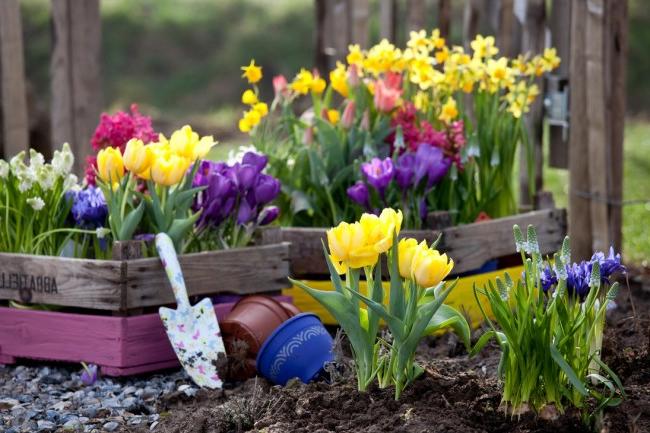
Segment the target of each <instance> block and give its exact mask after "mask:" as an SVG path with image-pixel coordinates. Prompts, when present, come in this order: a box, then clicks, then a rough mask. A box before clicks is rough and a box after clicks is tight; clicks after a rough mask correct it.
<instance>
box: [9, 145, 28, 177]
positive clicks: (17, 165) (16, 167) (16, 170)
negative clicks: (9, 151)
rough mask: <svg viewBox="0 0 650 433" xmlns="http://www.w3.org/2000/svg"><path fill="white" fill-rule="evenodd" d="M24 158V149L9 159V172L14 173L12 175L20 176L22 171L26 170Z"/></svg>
mask: <svg viewBox="0 0 650 433" xmlns="http://www.w3.org/2000/svg"><path fill="white" fill-rule="evenodd" d="M24 160H25V151H24V150H23V151H22V152H20V153H19V154H18V155H16V156H14V157H13V158H11V159H10V160H9V167H11V172H12V173H13V174H14V176H16V177H20V176H21V175H22V174H23V173H24V172H26V171H27V166H26V165H25V161H24Z"/></svg>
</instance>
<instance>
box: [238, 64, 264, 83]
mask: <svg viewBox="0 0 650 433" xmlns="http://www.w3.org/2000/svg"><path fill="white" fill-rule="evenodd" d="M241 70H242V71H244V73H243V74H242V77H243V78H246V79H247V80H248V82H249V83H250V84H255V83H257V82H258V81H259V80H261V79H262V67H261V66H257V65H256V64H255V60H251V62H250V64H249V65H248V66H242V67H241Z"/></svg>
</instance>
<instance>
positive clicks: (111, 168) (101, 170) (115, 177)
mask: <svg viewBox="0 0 650 433" xmlns="http://www.w3.org/2000/svg"><path fill="white" fill-rule="evenodd" d="M97 174H98V175H99V178H100V179H101V180H103V181H104V182H106V183H110V184H113V183H115V182H118V181H119V180H120V179H122V177H123V176H124V161H123V159H122V154H121V153H120V149H118V148H115V147H106V148H104V149H102V150H100V151H99V153H98V154H97Z"/></svg>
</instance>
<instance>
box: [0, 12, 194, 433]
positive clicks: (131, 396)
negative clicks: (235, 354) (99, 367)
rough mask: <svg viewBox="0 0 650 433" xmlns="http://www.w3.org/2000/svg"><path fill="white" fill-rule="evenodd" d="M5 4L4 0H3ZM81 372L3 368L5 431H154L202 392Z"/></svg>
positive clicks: (0, 409)
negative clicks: (172, 400) (166, 407)
mask: <svg viewBox="0 0 650 433" xmlns="http://www.w3.org/2000/svg"><path fill="white" fill-rule="evenodd" d="M0 1H1V0H0ZM80 371H81V367H79V369H78V370H75V369H74V367H72V368H70V367H58V366H57V367H50V366H29V367H28V366H22V365H20V366H15V367H2V368H0V432H4V433H23V432H25V433H27V432H29V433H31V432H43V433H49V432H55V431H57V432H58V431H61V432H88V433H94V432H97V433H101V432H117V431H121V430H122V429H123V428H124V427H125V426H127V425H128V426H135V427H138V428H143V427H144V428H148V429H150V430H154V429H155V428H156V426H157V425H158V423H159V420H160V414H159V413H158V410H161V409H158V403H159V402H160V399H161V398H164V397H165V396H167V395H174V394H176V393H177V392H181V393H184V394H185V395H187V396H188V397H193V396H195V395H196V393H197V392H198V389H197V388H196V386H194V385H193V384H192V383H191V381H190V379H189V377H188V376H187V375H186V374H185V373H184V372H182V371H177V372H172V373H168V374H165V375H160V374H151V375H148V376H138V377H137V378H100V379H99V380H97V382H95V383H94V384H93V385H92V386H87V387H86V386H83V384H82V383H81V380H80Z"/></svg>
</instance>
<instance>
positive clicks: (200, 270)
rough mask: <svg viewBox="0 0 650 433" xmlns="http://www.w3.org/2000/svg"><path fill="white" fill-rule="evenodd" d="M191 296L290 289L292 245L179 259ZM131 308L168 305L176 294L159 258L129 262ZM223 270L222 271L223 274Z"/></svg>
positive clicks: (197, 254)
mask: <svg viewBox="0 0 650 433" xmlns="http://www.w3.org/2000/svg"><path fill="white" fill-rule="evenodd" d="M179 262H180V265H181V268H182V269H183V274H184V276H185V283H186V285H187V289H188V294H189V295H190V296H195V295H205V294H211V293H219V292H230V293H237V294H240V295H245V294H251V293H260V292H270V291H276V290H280V289H283V288H285V287H288V285H289V284H288V280H287V275H288V273H289V245H288V244H287V243H283V244H276V245H263V246H259V247H249V248H238V249H232V250H227V251H211V252H203V253H196V254H185V255H183V256H180V257H179ZM127 263H128V267H127V281H128V283H127V287H126V290H127V295H126V302H127V307H128V308H139V307H147V306H155V305H165V304H169V303H173V302H174V295H173V292H172V290H171V287H170V285H169V281H168V280H167V275H166V274H165V272H164V270H163V268H162V265H161V263H160V260H159V259H158V258H151V259H137V260H130V261H128V262H127ZM220 270H223V271H220Z"/></svg>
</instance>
